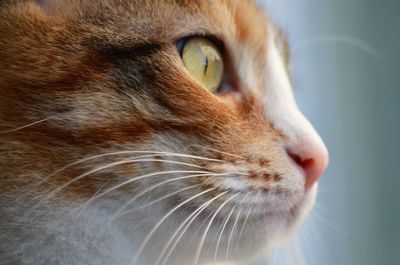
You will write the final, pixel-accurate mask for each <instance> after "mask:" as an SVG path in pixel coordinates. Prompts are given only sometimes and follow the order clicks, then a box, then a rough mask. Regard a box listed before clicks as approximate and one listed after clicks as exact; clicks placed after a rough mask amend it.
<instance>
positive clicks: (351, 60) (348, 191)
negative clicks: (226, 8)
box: [264, 0, 400, 265]
mask: <svg viewBox="0 0 400 265" xmlns="http://www.w3.org/2000/svg"><path fill="white" fill-rule="evenodd" d="M264 2H265V4H266V5H267V6H268V7H269V8H268V10H269V11H270V13H271V14H272V15H273V16H274V17H275V19H276V20H278V21H279V22H280V24H281V25H282V26H283V28H284V29H285V30H286V31H287V32H288V34H289V39H290V41H291V46H292V47H291V48H292V53H293V54H292V58H293V64H294V69H293V73H294V76H295V78H294V80H295V81H294V86H295V88H294V90H295V94H296V98H297V101H298V103H299V106H300V108H301V109H302V110H303V112H304V113H305V114H306V116H307V117H308V118H309V119H310V120H311V122H312V123H313V124H314V126H315V127H316V129H317V130H318V131H319V132H320V134H321V136H322V137H323V139H324V140H325V142H326V144H327V146H328V148H329V150H330V158H331V161H330V166H329V169H328V170H327V172H326V174H325V175H324V176H323V177H322V179H321V181H320V193H319V197H318V202H317V206H316V208H315V209H314V210H313V212H312V213H311V215H310V217H309V218H308V219H307V221H306V223H305V225H304V226H303V227H302V229H301V231H300V232H299V233H298V235H297V236H296V237H295V238H294V239H293V240H292V242H291V243H290V244H288V246H283V247H282V248H281V249H280V250H279V251H278V253H277V254H276V255H275V256H274V258H273V260H274V262H273V264H277V265H281V264H284V265H287V264H295V265H298V264H311V265H338V264H341V265H347V264H352V265H359V264H360V265H361V264H362V265H399V264H400V174H399V170H400V140H399V138H400V87H399V84H400V56H399V55H400V45H399V44H400V1H399V0H379V1H378V0H264Z"/></svg>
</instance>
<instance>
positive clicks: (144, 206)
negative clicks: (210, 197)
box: [121, 181, 205, 215]
mask: <svg viewBox="0 0 400 265" xmlns="http://www.w3.org/2000/svg"><path fill="white" fill-rule="evenodd" d="M204 182H205V181H204ZM204 182H202V183H199V184H196V185H192V186H188V187H185V188H183V189H180V190H177V191H174V192H171V193H169V194H167V195H164V196H162V197H160V198H158V199H157V200H154V201H151V202H149V203H146V204H143V205H141V206H139V207H136V208H134V209H131V210H126V211H124V212H121V215H125V214H129V213H131V212H134V211H137V210H140V209H143V208H146V207H148V206H150V205H153V204H155V203H157V202H159V201H162V200H164V199H166V198H169V197H171V196H174V195H176V194H178V193H181V192H183V191H186V190H189V189H193V188H196V187H199V186H201V185H204Z"/></svg>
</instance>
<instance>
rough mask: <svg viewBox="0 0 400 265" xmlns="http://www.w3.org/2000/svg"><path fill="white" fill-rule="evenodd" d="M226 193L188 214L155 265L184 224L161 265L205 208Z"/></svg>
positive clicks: (158, 261) (157, 263) (158, 262)
mask: <svg viewBox="0 0 400 265" xmlns="http://www.w3.org/2000/svg"><path fill="white" fill-rule="evenodd" d="M227 193H228V191H225V192H223V193H221V194H219V195H217V196H215V197H214V198H212V199H210V200H208V201H207V202H205V203H203V204H202V205H201V206H200V207H198V208H197V209H196V210H195V211H194V212H193V213H192V214H190V215H189V216H188V217H187V218H186V219H185V220H184V221H183V222H182V224H181V225H180V226H179V227H178V228H177V229H176V231H175V233H174V234H173V235H172V236H171V239H170V240H169V241H168V242H167V244H166V245H165V247H164V248H163V249H162V251H161V254H160V255H159V257H158V259H157V261H156V263H155V265H159V264H160V262H161V259H162V258H163V256H164V254H165V253H166V251H167V250H168V248H169V246H170V245H171V243H172V242H173V241H174V239H175V238H176V236H177V235H178V234H179V232H180V231H181V230H182V228H183V227H184V226H185V224H186V223H188V224H187V225H186V227H185V228H184V230H183V231H182V232H181V234H180V235H179V237H178V238H177V239H176V240H175V243H174V245H173V246H172V247H171V249H170V251H169V252H168V253H167V255H166V257H165V258H164V262H163V264H162V265H165V264H166V263H167V261H168V258H169V257H170V255H171V254H172V252H173V251H174V249H175V247H176V245H177V244H178V243H179V241H180V239H181V238H182V236H183V235H184V234H185V232H186V231H187V229H188V228H189V227H190V225H191V224H192V223H193V222H194V220H195V219H196V218H197V216H199V215H200V214H201V213H202V212H203V211H204V210H205V209H206V208H207V206H209V205H210V204H211V203H212V202H213V201H215V200H217V199H218V198H220V197H221V196H223V195H225V194H227Z"/></svg>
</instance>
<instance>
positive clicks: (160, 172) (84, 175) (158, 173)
mask: <svg viewBox="0 0 400 265" xmlns="http://www.w3.org/2000/svg"><path fill="white" fill-rule="evenodd" d="M134 162H141V160H140V159H137V160H124V161H119V162H115V163H111V164H108V165H105V166H102V167H99V168H97V169H93V170H91V171H88V172H86V173H84V174H81V175H79V176H78V177H76V178H74V179H72V180H70V181H68V182H67V183H65V184H64V185H62V186H60V187H59V188H57V189H55V190H53V191H52V192H50V193H48V194H47V196H46V197H45V198H44V199H41V200H40V201H39V202H38V203H37V204H36V205H35V206H34V207H32V208H31V209H30V211H29V212H28V213H27V215H29V214H30V213H31V212H33V210H35V209H37V208H38V207H39V206H40V205H42V204H43V203H44V201H45V200H49V199H50V198H52V197H54V196H55V195H56V194H57V193H59V192H60V191H62V190H63V189H65V188H66V187H68V186H69V185H71V184H72V183H74V182H76V181H78V180H80V179H83V178H84V177H86V176H89V175H91V174H94V173H96V172H98V171H101V170H103V169H107V168H111V167H113V166H116V165H121V164H128V163H134ZM180 173H193V174H202V173H210V172H209V171H189V170H171V171H158V172H153V173H149V174H144V175H141V176H138V177H135V178H132V179H129V180H128V181H125V182H123V183H121V184H118V185H116V186H114V187H113V188H110V189H108V190H106V191H105V192H102V193H100V194H99V195H97V198H99V197H101V196H104V195H105V194H106V193H108V192H111V191H113V190H116V189H118V188H120V187H122V186H124V185H127V184H129V183H132V182H134V181H137V180H140V179H144V178H148V177H153V176H158V175H165V174H180Z"/></svg>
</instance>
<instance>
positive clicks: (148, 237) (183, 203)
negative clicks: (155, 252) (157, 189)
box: [131, 187, 217, 264]
mask: <svg viewBox="0 0 400 265" xmlns="http://www.w3.org/2000/svg"><path fill="white" fill-rule="evenodd" d="M216 189H217V187H215V188H210V189H207V190H205V191H203V192H200V193H198V194H196V195H194V196H192V197H190V198H189V199H186V200H185V201H183V202H181V203H180V204H178V205H177V206H175V207H174V208H173V209H172V210H170V211H168V212H167V214H165V215H164V217H163V218H161V220H160V221H159V222H158V223H157V224H156V225H155V226H154V227H153V229H152V230H151V231H150V233H149V234H148V235H147V236H146V238H145V239H144V240H143V243H142V244H141V246H140V247H139V249H138V251H137V254H136V255H135V256H134V258H133V260H132V262H131V264H135V263H136V261H137V259H138V258H139V256H140V254H141V252H142V251H143V249H144V247H145V246H146V245H147V243H148V242H149V240H150V238H151V237H152V236H153V234H154V233H155V232H156V230H157V229H158V228H159V227H160V226H161V224H162V223H163V222H164V221H165V220H166V219H167V218H168V217H169V216H170V215H172V214H173V213H174V212H175V211H177V210H178V209H179V208H181V207H182V206H184V205H185V204H186V203H188V202H190V201H192V200H194V199H195V198H197V197H200V196H201V195H204V194H206V193H207V192H210V191H213V190H216Z"/></svg>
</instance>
